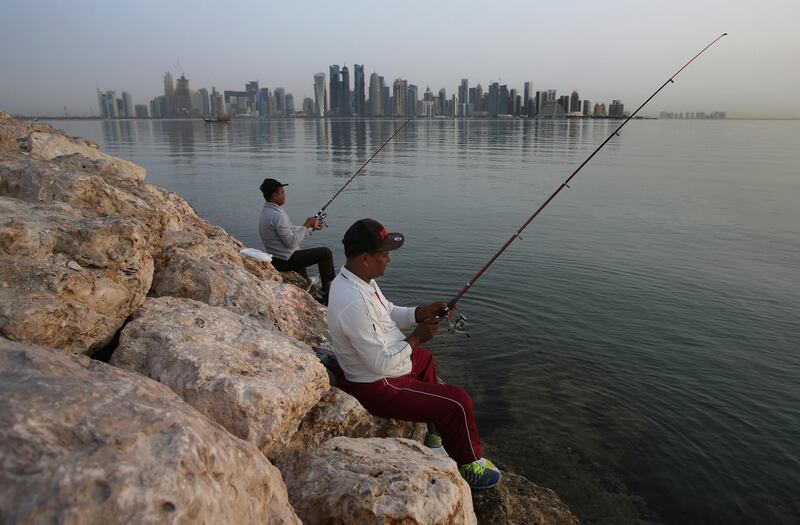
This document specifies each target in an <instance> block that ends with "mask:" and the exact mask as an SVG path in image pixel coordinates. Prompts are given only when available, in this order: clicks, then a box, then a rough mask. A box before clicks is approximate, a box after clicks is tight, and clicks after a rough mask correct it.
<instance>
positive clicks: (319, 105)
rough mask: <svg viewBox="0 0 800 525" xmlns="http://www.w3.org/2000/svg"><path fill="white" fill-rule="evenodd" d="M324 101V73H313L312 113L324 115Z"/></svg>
mask: <svg viewBox="0 0 800 525" xmlns="http://www.w3.org/2000/svg"><path fill="white" fill-rule="evenodd" d="M326 110H327V102H326V101H325V73H315V74H314V115H315V116H317V117H324V116H325V114H326V113H327V111H326Z"/></svg>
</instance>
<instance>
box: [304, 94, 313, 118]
mask: <svg viewBox="0 0 800 525" xmlns="http://www.w3.org/2000/svg"><path fill="white" fill-rule="evenodd" d="M313 115H314V99H313V98H311V97H306V98H304V99H303V116H304V117H311V116H313Z"/></svg>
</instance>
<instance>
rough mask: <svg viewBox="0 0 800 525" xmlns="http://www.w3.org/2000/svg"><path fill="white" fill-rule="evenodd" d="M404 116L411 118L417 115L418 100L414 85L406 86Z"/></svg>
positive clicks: (417, 92)
mask: <svg viewBox="0 0 800 525" xmlns="http://www.w3.org/2000/svg"><path fill="white" fill-rule="evenodd" d="M406 93H407V96H406V115H407V116H409V117H410V116H411V115H415V114H416V113H417V101H418V100H419V90H418V89H417V86H416V85H414V84H409V85H408V91H407V92H406Z"/></svg>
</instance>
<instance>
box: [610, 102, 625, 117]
mask: <svg viewBox="0 0 800 525" xmlns="http://www.w3.org/2000/svg"><path fill="white" fill-rule="evenodd" d="M608 116H609V117H611V118H622V117H624V116H625V105H624V104H623V103H622V102H621V101H619V100H612V101H611V104H610V105H609V106H608Z"/></svg>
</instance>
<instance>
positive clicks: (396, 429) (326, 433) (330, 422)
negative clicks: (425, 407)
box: [284, 387, 426, 452]
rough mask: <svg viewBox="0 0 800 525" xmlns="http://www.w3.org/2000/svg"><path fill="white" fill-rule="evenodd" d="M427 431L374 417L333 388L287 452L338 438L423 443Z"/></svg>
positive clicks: (293, 440)
mask: <svg viewBox="0 0 800 525" xmlns="http://www.w3.org/2000/svg"><path fill="white" fill-rule="evenodd" d="M425 432H426V426H425V424H424V423H414V422H412V421H399V420H396V419H384V418H381V417H376V416H373V415H372V414H370V413H369V412H367V410H366V409H365V408H364V407H363V406H361V403H359V402H358V400H357V399H356V398H354V397H353V396H351V395H350V394H347V393H345V392H343V391H341V390H339V389H338V388H335V387H334V388H331V389H330V390H329V391H328V392H326V393H325V395H324V396H322V399H320V401H319V403H318V404H317V406H315V407H314V408H313V410H311V411H310V412H309V413H308V414H307V415H306V417H305V419H303V422H302V423H300V427H299V428H298V429H297V432H296V433H295V434H294V436H293V437H292V440H291V442H289V443H288V444H287V445H286V448H285V451H284V452H288V451H297V450H312V449H315V448H317V447H319V445H320V444H322V443H323V442H324V441H327V440H328V439H330V438H332V437H336V436H347V437H352V438H365V437H382V438H388V437H402V438H408V439H413V440H416V441H422V440H423V439H424V437H425Z"/></svg>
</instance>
